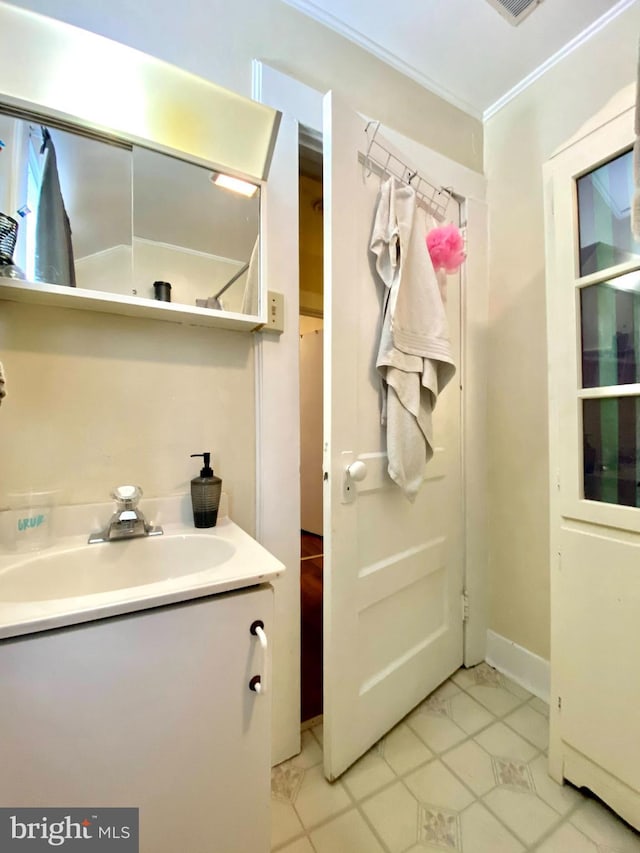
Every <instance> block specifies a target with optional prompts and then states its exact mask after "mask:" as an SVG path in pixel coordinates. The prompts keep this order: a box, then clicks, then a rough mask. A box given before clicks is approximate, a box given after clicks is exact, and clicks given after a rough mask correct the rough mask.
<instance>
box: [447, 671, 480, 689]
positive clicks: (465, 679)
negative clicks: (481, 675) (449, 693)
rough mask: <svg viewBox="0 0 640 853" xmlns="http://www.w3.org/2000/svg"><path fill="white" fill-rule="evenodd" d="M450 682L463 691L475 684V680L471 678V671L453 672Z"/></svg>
mask: <svg viewBox="0 0 640 853" xmlns="http://www.w3.org/2000/svg"><path fill="white" fill-rule="evenodd" d="M451 681H452V682H453V683H454V684H455V685H456V686H458V687H461V688H462V689H463V690H467V689H468V688H469V687H473V685H474V684H475V683H476V680H475V678H474V676H473V669H459V670H458V671H457V672H454V673H453V675H452V676H451Z"/></svg>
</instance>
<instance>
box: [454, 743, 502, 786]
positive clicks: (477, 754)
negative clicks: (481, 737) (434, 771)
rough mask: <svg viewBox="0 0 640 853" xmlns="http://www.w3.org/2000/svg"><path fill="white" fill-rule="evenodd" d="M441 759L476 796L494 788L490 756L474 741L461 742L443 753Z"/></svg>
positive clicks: (494, 780)
mask: <svg viewBox="0 0 640 853" xmlns="http://www.w3.org/2000/svg"><path fill="white" fill-rule="evenodd" d="M442 760H443V762H444V763H445V764H446V765H447V766H448V767H450V768H451V769H452V770H453V771H454V773H456V774H457V775H458V776H459V777H460V778H461V779H462V781H463V782H464V783H465V785H468V786H469V787H470V788H471V790H472V791H473V792H474V793H475V794H476V795H477V796H482V795H483V794H486V793H487V792H488V791H490V790H491V789H492V788H495V786H496V778H495V775H494V772H493V763H492V761H491V756H490V755H489V753H488V752H487V751H486V750H484V749H483V748H482V747H481V746H479V745H478V744H477V743H475V741H472V740H469V741H467V742H466V743H461V744H460V746H456V748H455V749H451V750H450V751H449V752H447V753H445V754H444V755H443V756H442Z"/></svg>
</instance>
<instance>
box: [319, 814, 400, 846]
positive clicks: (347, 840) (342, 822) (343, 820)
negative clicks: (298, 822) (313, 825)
mask: <svg viewBox="0 0 640 853" xmlns="http://www.w3.org/2000/svg"><path fill="white" fill-rule="evenodd" d="M311 841H312V842H313V846H314V847H315V849H316V851H317V853H384V851H383V848H382V847H381V846H380V844H379V842H378V841H377V839H376V837H375V835H374V834H373V832H372V831H371V829H370V827H369V826H368V825H367V823H366V821H365V820H364V818H363V817H362V815H360V814H359V813H358V812H357V811H356V810H355V809H352V810H351V811H350V812H347V813H346V814H343V815H340V817H337V818H335V820H332V821H331V822H330V823H326V824H324V826H321V827H319V828H318V829H315V830H314V831H313V832H312V833H311Z"/></svg>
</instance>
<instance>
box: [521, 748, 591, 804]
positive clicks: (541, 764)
mask: <svg viewBox="0 0 640 853" xmlns="http://www.w3.org/2000/svg"><path fill="white" fill-rule="evenodd" d="M547 768H548V760H547V757H546V756H545V755H539V756H538V758H535V759H534V760H533V761H532V762H531V763H530V764H529V770H530V772H531V776H532V778H533V784H534V785H535V789H536V793H537V795H538V796H539V797H540V799H542V800H544V801H545V803H547V804H548V805H550V806H551V808H552V809H555V810H556V811H557V812H558V813H559V814H562V815H564V814H566V813H567V812H568V811H569V809H571V808H573V806H575V805H576V804H577V803H579V802H580V800H581V799H583V796H582V794H581V793H580V792H579V791H577V790H576V789H575V788H572V787H571V786H570V785H559V784H558V783H557V782H555V781H554V780H553V779H552V778H551V776H549V771H548V769H547Z"/></svg>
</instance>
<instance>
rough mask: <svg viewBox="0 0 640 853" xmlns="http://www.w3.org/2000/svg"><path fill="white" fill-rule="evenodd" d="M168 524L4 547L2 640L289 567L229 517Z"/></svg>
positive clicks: (265, 577)
mask: <svg viewBox="0 0 640 853" xmlns="http://www.w3.org/2000/svg"><path fill="white" fill-rule="evenodd" d="M167 500H173V499H172V498H171V499H167ZM148 503H149V504H151V501H149V502H148ZM107 510H108V507H107ZM71 511H73V513H76V512H77V509H76V508H73V507H72V508H71V509H70V512H71ZM162 526H163V527H164V535H162V536H146V537H141V538H139V539H127V540H124V541H117V542H104V543H99V544H96V545H87V544H86V542H87V534H86V532H85V533H83V534H82V535H80V534H76V533H74V534H72V535H71V534H69V535H68V536H64V537H61V538H60V539H59V540H58V542H57V543H56V544H55V545H54V546H52V547H51V548H47V549H46V550H43V551H40V552H38V553H37V554H16V553H15V552H14V553H11V552H8V551H6V550H0V640H2V639H7V638H10V637H17V636H20V635H23V634H32V633H34V632H36V631H47V630H49V629H51V628H60V627H65V626H69V625H76V624H78V623H81V622H89V621H91V620H93V619H104V618H107V617H109V616H118V615H123V614H126V613H133V612H135V611H140V610H146V609H148V608H151V607H161V606H164V605H167V604H177V603H179V602H185V601H189V600H191V599H196V598H201V597H203V596H208V595H217V594H218V593H227V592H233V591H235V590H241V589H243V588H246V587H249V586H255V585H256V584H263V583H266V582H268V581H270V580H273V579H274V578H276V577H277V576H278V575H279V574H281V573H282V572H283V571H284V566H283V565H282V563H280V562H279V560H277V559H276V558H275V557H274V556H273V555H272V554H270V553H269V552H268V551H266V550H265V549H264V548H263V547H262V546H261V545H260V544H259V543H258V542H256V541H255V539H252V538H251V536H248V535H247V534H246V533H245V532H244V530H242V529H241V528H240V527H238V525H236V524H234V523H233V522H232V521H231V520H230V519H228V518H224V519H222V520H221V521H220V520H218V524H217V525H216V527H215V528H212V529H211V531H207V532H204V531H202V532H201V531H194V529H193V528H192V527H189V526H187V525H186V524H185V523H184V522H179V523H178V522H172V521H169V522H167V520H166V518H163V519H162ZM95 527H96V525H95V519H94V521H93V523H91V524H90V523H88V522H87V521H86V520H85V524H84V529H85V530H87V529H89V530H91V529H92V528H93V529H95Z"/></svg>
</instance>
